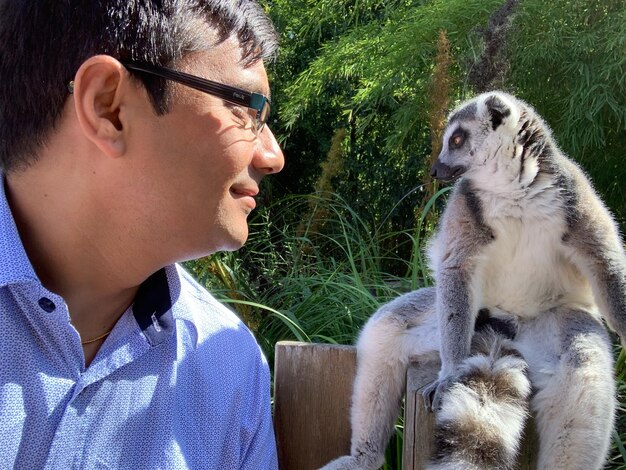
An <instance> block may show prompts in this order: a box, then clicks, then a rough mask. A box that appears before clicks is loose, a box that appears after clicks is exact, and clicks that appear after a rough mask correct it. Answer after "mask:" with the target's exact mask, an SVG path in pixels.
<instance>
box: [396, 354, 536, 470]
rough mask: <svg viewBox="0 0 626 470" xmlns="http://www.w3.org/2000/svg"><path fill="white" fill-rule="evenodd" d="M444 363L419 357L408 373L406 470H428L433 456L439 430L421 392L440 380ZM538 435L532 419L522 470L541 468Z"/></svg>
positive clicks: (523, 448) (521, 459)
mask: <svg viewBox="0 0 626 470" xmlns="http://www.w3.org/2000/svg"><path fill="white" fill-rule="evenodd" d="M439 368H440V362H439V360H438V359H437V358H428V357H424V358H417V359H414V361H413V362H411V364H410V365H409V368H408V370H407V382H406V398H405V402H404V442H403V446H404V447H403V451H402V455H403V464H402V467H403V470H424V468H425V466H426V464H427V463H428V459H429V458H430V456H431V455H432V452H433V448H434V442H433V432H434V429H435V417H434V414H433V413H431V412H429V411H427V410H426V403H425V400H424V397H423V396H422V393H421V389H422V388H423V387H425V386H426V385H428V384H429V383H431V382H432V381H433V380H435V379H436V378H437V373H438V372H439ZM537 449H538V444H537V434H536V430H535V424H534V420H533V419H532V418H531V419H529V421H528V423H527V424H526V428H525V430H524V439H523V441H522V446H521V450H520V456H519V459H518V465H517V469H518V470H534V469H535V468H537V464H536V461H537Z"/></svg>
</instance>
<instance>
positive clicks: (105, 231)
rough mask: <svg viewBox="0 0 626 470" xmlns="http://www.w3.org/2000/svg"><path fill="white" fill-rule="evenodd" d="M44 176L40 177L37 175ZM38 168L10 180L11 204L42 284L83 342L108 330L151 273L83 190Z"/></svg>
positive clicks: (111, 221)
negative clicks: (57, 300)
mask: <svg viewBox="0 0 626 470" xmlns="http://www.w3.org/2000/svg"><path fill="white" fill-rule="evenodd" d="M37 173H39V174H37ZM70 184H71V182H67V181H66V182H64V185H59V184H58V183H57V182H55V181H54V180H53V179H52V178H49V177H46V176H45V175H42V174H41V172H40V171H39V170H38V169H36V168H33V169H30V168H29V169H28V170H26V171H24V172H22V173H19V174H15V175H12V174H10V175H7V180H6V192H7V200H8V202H9V205H10V207H11V211H12V213H13V217H14V219H15V223H16V226H17V228H18V231H19V234H20V237H21V239H22V243H23V245H24V249H25V251H26V253H27V255H28V257H29V260H30V262H31V264H32V265H33V268H34V269H35V272H36V274H37V276H38V277H39V279H40V280H41V282H42V284H43V285H44V286H45V287H46V288H47V289H49V290H50V291H52V292H54V293H56V294H58V295H60V296H62V297H63V299H64V300H65V302H66V303H67V306H68V309H69V313H70V316H71V319H72V323H73V325H74V327H75V328H76V329H77V331H78V332H79V334H80V335H81V338H83V340H86V339H90V338H93V337H96V336H98V335H99V334H101V333H102V332H103V331H109V330H110V329H111V328H112V327H113V325H114V324H115V322H117V320H118V319H119V317H120V316H121V315H122V314H123V313H124V311H125V310H126V309H127V308H128V307H129V305H130V304H131V303H132V301H133V299H134V297H135V294H136V292H137V289H138V286H139V284H141V282H143V280H144V279H145V277H147V275H149V274H150V272H148V269H146V268H145V267H144V269H143V270H142V269H140V267H139V266H136V265H134V263H133V257H132V254H131V253H132V248H131V247H127V250H124V247H125V245H124V244H123V243H120V238H121V235H120V233H116V223H115V221H114V220H108V218H107V214H106V213H105V212H103V211H101V210H99V208H98V206H97V203H94V202H96V201H97V199H95V200H94V199H90V197H89V196H90V193H89V192H87V191H84V187H81V185H80V184H79V185H75V186H74V187H72V186H68V185H70Z"/></svg>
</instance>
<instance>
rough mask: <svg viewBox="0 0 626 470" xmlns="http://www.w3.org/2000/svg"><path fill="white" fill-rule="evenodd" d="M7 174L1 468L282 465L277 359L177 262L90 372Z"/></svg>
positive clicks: (147, 291)
mask: <svg viewBox="0 0 626 470" xmlns="http://www.w3.org/2000/svg"><path fill="white" fill-rule="evenodd" d="M1 176H2V175H0V177H1ZM1 180H2V184H0V468H2V469H4V468H25V469H39V468H50V469H74V468H76V469H83V468H84V469H106V468H123V469H169V468H199V469H219V470H227V469H239V468H241V469H250V470H262V469H275V468H277V460H276V446H275V440H274V432H273V429H272V420H271V410H270V387H269V383H270V378H269V370H268V365H267V362H266V360H265V358H264V357H263V354H262V352H261V350H260V348H259V346H258V344H257V342H256V341H255V339H254V337H253V336H252V334H251V333H250V331H249V330H248V329H247V328H246V327H245V326H244V325H243V323H242V322H241V321H240V320H239V319H238V318H237V317H236V316H235V315H234V314H233V313H232V312H231V311H230V310H228V309H227V308H225V307H224V306H223V305H221V304H220V303H218V302H217V301H216V300H215V299H214V298H213V297H212V296H211V295H210V294H208V293H207V292H206V291H205V290H204V289H203V288H202V287H200V286H199V285H198V284H197V283H196V282H195V281H194V280H193V279H192V278H191V277H190V276H189V274H187V273H186V272H185V271H184V270H183V269H181V268H180V267H179V266H168V267H166V268H164V269H162V270H160V271H158V272H157V273H155V274H154V275H152V276H151V277H150V278H149V279H148V280H147V281H146V282H145V283H144V284H142V286H141V288H140V290H139V292H138V294H137V297H136V299H135V302H134V304H133V305H132V307H130V308H129V309H128V310H127V311H126V312H125V313H124V314H123V315H122V317H121V318H120V319H119V321H118V322H117V324H116V325H115V328H114V329H113V331H112V332H111V334H110V335H109V336H108V337H107V339H106V341H105V342H104V344H103V345H102V347H101V348H100V350H99V352H98V354H97V356H96V357H95V358H94V360H93V361H92V363H91V364H90V365H89V367H87V368H85V365H84V357H83V352H82V347H81V344H80V337H79V335H78V333H77V332H76V330H75V329H74V327H73V326H72V324H71V323H70V316H69V312H68V309H67V306H66V305H65V302H64V301H63V299H62V298H61V297H59V296H58V295H55V294H53V293H52V292H50V291H48V290H46V289H45V288H44V287H43V286H42V285H41V283H40V282H39V280H38V278H37V276H36V275H35V272H34V270H33V268H32V266H31V264H30V262H29V260H28V257H27V256H26V253H25V251H24V248H23V246H22V243H21V241H20V238H19V234H18V232H17V229H16V227H15V223H14V220H13V217H12V215H11V211H10V208H9V206H8V204H7V200H6V197H5V192H4V179H3V178H1ZM59 223H63V221H59Z"/></svg>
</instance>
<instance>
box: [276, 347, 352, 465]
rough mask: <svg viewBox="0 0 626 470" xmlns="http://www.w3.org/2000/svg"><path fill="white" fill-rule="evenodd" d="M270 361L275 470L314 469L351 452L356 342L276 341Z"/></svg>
mask: <svg viewBox="0 0 626 470" xmlns="http://www.w3.org/2000/svg"><path fill="white" fill-rule="evenodd" d="M275 351H276V356H275V362H274V429H275V431H276V441H277V445H278V464H279V468H280V470H314V469H317V468H319V467H321V466H323V465H325V464H326V463H328V462H329V461H331V460H332V459H334V458H336V457H339V456H342V455H347V454H350V399H351V397H352V383H353V381H354V375H355V373H356V348H355V347H354V346H341V345H330V344H309V343H298V342H291V341H280V342H278V343H277V344H276V349H275Z"/></svg>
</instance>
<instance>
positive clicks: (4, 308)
mask: <svg viewBox="0 0 626 470" xmlns="http://www.w3.org/2000/svg"><path fill="white" fill-rule="evenodd" d="M276 46H277V40H276V34H275V32H274V29H273V27H272V25H271V22H270V21H269V19H268V18H267V17H266V15H265V14H264V13H263V11H262V9H261V8H260V7H259V5H258V4H256V3H255V2H252V1H245V0H241V1H226V0H188V1H182V0H161V1H156V0H154V1H148V0H143V1H140V0H99V1H95V0H94V1H88V0H85V1H72V2H69V1H65V0H63V1H59V0H21V1H19V2H16V1H8V0H6V1H2V2H0V162H1V164H2V168H3V170H2V182H3V184H2V185H0V331H2V332H3V333H2V337H1V338H0V357H2V358H3V361H2V366H1V367H0V422H1V423H2V426H0V468H11V467H15V468H63V469H65V468H207V469H235V468H246V469H255V470H258V469H265V468H275V467H276V449H275V443H274V435H273V431H272V424H271V415H270V401H269V372H268V367H267V363H266V361H265V359H264V358H263V356H262V354H261V352H260V350H259V347H258V345H257V343H256V342H255V340H254V338H253V337H252V335H251V334H250V332H249V331H248V330H247V329H246V328H245V327H244V325H243V324H242V323H241V322H240V321H239V320H238V319H237V318H236V317H235V316H234V315H233V314H232V313H231V312H230V311H229V310H227V309H225V308H224V307H222V306H221V305H220V304H218V303H217V302H216V301H215V300H214V299H213V298H212V297H211V296H210V295H209V294H208V293H207V292H206V291H204V290H203V289H202V288H200V287H199V286H198V285H197V284H196V283H195V282H194V281H193V280H192V279H191V278H190V276H189V275H188V274H186V273H185V272H184V271H183V270H182V269H181V268H180V267H178V266H177V265H175V264H174V263H176V262H178V261H181V260H186V259H191V258H195V257H199V256H203V255H207V254H209V253H213V252H215V251H218V250H234V249H237V248H239V247H240V246H241V245H242V244H243V243H244V242H245V240H246V238H247V235H248V228H247V221H246V218H247V216H248V215H249V213H250V212H251V211H252V210H253V209H254V207H255V200H254V196H255V195H256V194H257V192H258V191H259V182H260V181H261V179H262V178H263V177H264V176H265V175H268V174H271V173H275V172H278V171H280V170H281V168H282V166H283V164H284V160H283V155H282V153H281V151H280V148H279V147H278V144H277V142H276V140H275V139H274V136H273V135H272V133H271V131H270V129H269V128H268V126H267V125H265V121H266V119H267V113H268V111H269V99H268V97H269V86H268V81H267V76H266V73H265V69H264V66H263V59H264V58H269V57H271V56H273V54H274V53H275V50H276ZM179 72H182V74H181V73H179Z"/></svg>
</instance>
